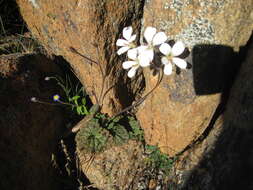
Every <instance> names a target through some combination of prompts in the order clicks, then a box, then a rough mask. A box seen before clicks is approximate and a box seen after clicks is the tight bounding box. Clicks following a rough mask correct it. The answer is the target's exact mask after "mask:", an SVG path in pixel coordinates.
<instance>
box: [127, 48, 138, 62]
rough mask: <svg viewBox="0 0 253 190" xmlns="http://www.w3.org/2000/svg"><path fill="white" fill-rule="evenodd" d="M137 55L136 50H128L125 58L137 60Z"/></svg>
mask: <svg viewBox="0 0 253 190" xmlns="http://www.w3.org/2000/svg"><path fill="white" fill-rule="evenodd" d="M137 53H138V50H137V48H134V49H130V50H128V52H127V57H128V58H129V59H132V60H136V59H137Z"/></svg>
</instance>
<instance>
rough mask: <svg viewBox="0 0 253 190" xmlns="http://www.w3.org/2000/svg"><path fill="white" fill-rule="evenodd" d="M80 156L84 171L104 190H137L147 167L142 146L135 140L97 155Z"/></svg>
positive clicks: (80, 154) (82, 153)
mask: <svg viewBox="0 0 253 190" xmlns="http://www.w3.org/2000/svg"><path fill="white" fill-rule="evenodd" d="M79 156H80V158H79V159H80V164H81V167H82V171H84V172H85V175H86V176H87V177H88V178H89V180H90V181H91V183H93V184H94V186H95V187H97V188H99V189H103V190H112V189H118V190H124V189H137V187H136V185H137V183H136V181H135V180H136V178H138V176H139V175H140V173H141V172H142V169H143V168H144V166H145V165H144V161H143V147H142V144H141V143H140V142H136V141H133V140H130V141H128V142H127V143H124V144H123V145H121V146H116V145H112V146H111V147H108V148H107V149H106V150H105V151H103V152H101V153H97V154H91V153H90V154H87V153H86V154H84V151H79Z"/></svg>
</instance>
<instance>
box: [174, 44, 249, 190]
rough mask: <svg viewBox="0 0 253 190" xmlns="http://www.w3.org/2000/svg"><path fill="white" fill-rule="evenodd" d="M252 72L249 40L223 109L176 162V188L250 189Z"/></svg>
mask: <svg viewBox="0 0 253 190" xmlns="http://www.w3.org/2000/svg"><path fill="white" fill-rule="evenodd" d="M238 64H240V63H239V62H238ZM252 73H253V43H252V40H251V44H250V47H249V49H248V52H247V55H246V59H244V61H243V62H242V66H241V69H240V71H239V72H238V75H237V77H236V79H235V83H234V84H233V86H232V88H231V92H230V96H229V99H228V102H227V104H226V110H225V111H224V113H223V114H222V115H221V116H220V117H219V118H218V120H217V121H216V122H215V123H214V126H213V128H212V130H211V131H210V133H209V134H208V135H207V136H206V138H205V139H204V140H203V141H202V142H201V143H198V144H196V145H195V146H194V147H193V148H191V150H189V151H187V152H185V153H184V154H183V155H182V156H180V159H179V160H178V161H177V164H176V166H175V170H174V175H173V180H175V184H177V186H176V189H185V188H187V189H204V190H205V189H251V187H252V185H253V183H252V168H253V159H252V157H253V152H252V143H253V138H252V134H253V125H252V123H253V117H252V115H253V107H252V105H253V77H252V76H253V75H252ZM237 179H240V180H237Z"/></svg>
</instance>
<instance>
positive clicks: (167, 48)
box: [159, 43, 171, 55]
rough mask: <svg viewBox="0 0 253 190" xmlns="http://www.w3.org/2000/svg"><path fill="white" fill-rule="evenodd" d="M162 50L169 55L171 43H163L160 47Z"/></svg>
mask: <svg viewBox="0 0 253 190" xmlns="http://www.w3.org/2000/svg"><path fill="white" fill-rule="evenodd" d="M159 50H160V52H161V53H162V54H163V55H169V54H170V53H171V47H170V45H169V44H167V43H163V44H162V45H161V46H160V47H159Z"/></svg>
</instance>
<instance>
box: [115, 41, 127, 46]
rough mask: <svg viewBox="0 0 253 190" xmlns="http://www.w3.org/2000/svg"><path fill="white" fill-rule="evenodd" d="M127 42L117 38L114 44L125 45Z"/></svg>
mask: <svg viewBox="0 0 253 190" xmlns="http://www.w3.org/2000/svg"><path fill="white" fill-rule="evenodd" d="M128 44H129V42H128V41H126V40H124V39H118V40H117V42H116V46H127V45H128Z"/></svg>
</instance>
